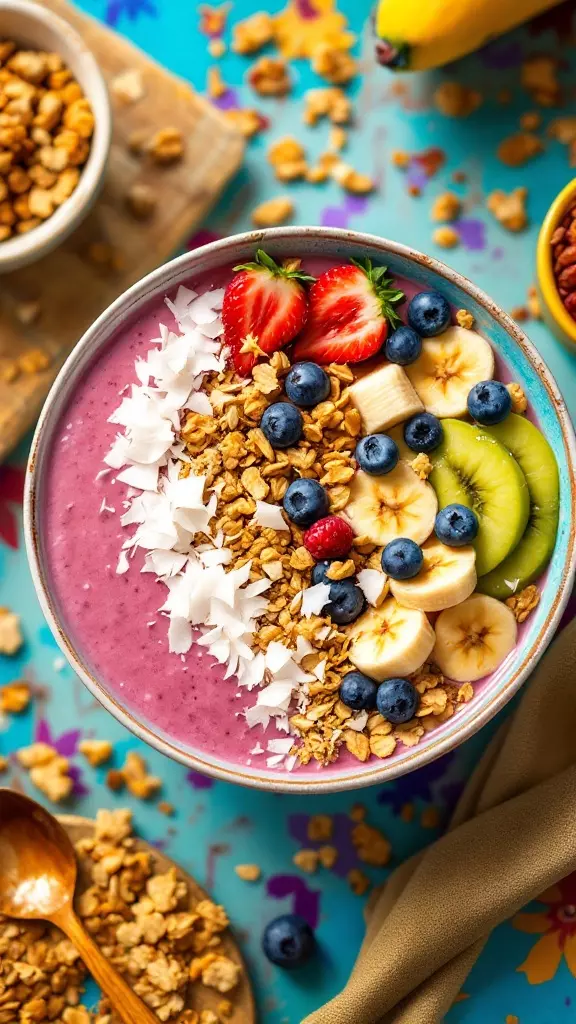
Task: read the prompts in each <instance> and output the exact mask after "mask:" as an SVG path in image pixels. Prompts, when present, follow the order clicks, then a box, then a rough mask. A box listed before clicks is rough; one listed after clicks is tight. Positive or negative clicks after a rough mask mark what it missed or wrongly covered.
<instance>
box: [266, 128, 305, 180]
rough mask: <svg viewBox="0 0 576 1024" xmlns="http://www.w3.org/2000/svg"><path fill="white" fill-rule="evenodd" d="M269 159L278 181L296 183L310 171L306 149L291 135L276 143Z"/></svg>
mask: <svg viewBox="0 0 576 1024" xmlns="http://www.w3.org/2000/svg"><path fill="white" fill-rule="evenodd" d="M267 157H268V162H269V163H270V164H271V165H272V167H273V168H274V174H275V176H276V178H277V179H278V181H296V180H297V179H298V178H302V177H304V175H305V174H306V171H307V169H308V167H307V164H306V157H305V152H304V147H303V146H302V144H301V143H300V142H299V141H298V140H297V139H295V138H293V136H290V135H287V136H286V137H285V138H283V139H278V140H277V142H274V143H273V144H272V145H271V146H270V148H269V149H268V153H267Z"/></svg>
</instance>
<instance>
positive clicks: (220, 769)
mask: <svg viewBox="0 0 576 1024" xmlns="http://www.w3.org/2000/svg"><path fill="white" fill-rule="evenodd" d="M259 247H262V248H264V249H265V250H266V251H267V252H269V253H270V255H271V256H273V257H274V258H276V259H280V258H281V257H302V258H309V259H315V258H321V259H322V258H329V259H332V260H338V261H342V262H344V261H346V262H347V261H348V260H349V259H350V258H351V257H354V258H357V259H358V258H362V257H365V256H368V257H370V258H371V259H372V260H374V262H376V263H385V264H386V265H387V266H388V267H389V269H390V271H391V273H392V274H393V275H395V276H403V277H408V278H409V279H411V280H412V281H414V282H415V283H416V284H418V285H419V286H420V287H422V288H436V289H438V290H439V291H441V292H442V293H443V294H444V295H445V296H446V298H447V299H448V300H449V301H450V302H451V303H452V305H454V306H455V307H456V308H457V309H462V308H464V309H468V310H470V312H471V313H472V314H473V315H474V317H475V320H476V325H477V328H478V330H479V331H480V332H481V333H482V334H483V335H484V336H485V337H486V338H487V339H488V340H489V341H490V343H491V344H492V346H493V348H494V350H495V352H496V353H497V354H498V356H500V357H501V358H502V359H503V360H504V361H505V363H506V365H507V367H508V369H509V371H510V373H511V375H512V379H513V380H516V381H518V382H519V383H520V384H521V386H522V387H523V388H524V391H525V392H526V393H527V394H528V395H529V396H530V403H531V407H532V409H533V411H534V412H535V414H536V416H537V418H538V420H539V423H540V426H541V429H542V430H543V431H544V433H545V434H546V437H547V438H548V439H549V441H550V444H551V445H552V447H553V448H554V451H555V453H556V458H557V461H558V469H559V473H560V493H561V498H560V509H561V516H560V524H559V529H558V535H557V541H556V548H555V551H554V554H553V556H552V560H551V562H550V565H549V567H548V570H547V572H546V574H545V576H544V578H543V579H542V580H541V600H540V604H539V605H538V607H537V608H536V609H535V610H534V612H533V613H532V615H531V616H530V617H529V619H528V620H527V622H526V623H525V624H524V625H523V626H522V628H521V633H520V637H519V643H518V644H517V646H516V647H515V649H514V650H513V651H512V652H511V653H510V655H509V656H508V657H507V658H506V659H505V661H504V662H503V663H502V665H500V666H499V668H498V669H497V671H496V672H494V673H492V675H491V676H489V677H487V678H486V679H485V680H484V681H482V682H481V683H479V684H477V686H476V688H475V689H476V693H475V696H474V699H473V700H471V701H470V702H469V703H468V704H464V705H462V706H461V709H460V710H459V711H458V713H457V714H455V715H454V716H453V717H452V718H450V719H449V720H448V721H446V722H444V723H443V724H442V725H440V726H439V727H438V728H437V729H434V730H433V731H431V732H428V733H426V735H425V736H423V737H422V739H421V741H420V743H419V744H418V745H417V746H415V747H405V746H403V745H402V744H399V745H398V748H397V750H396V751H395V753H394V754H393V756H392V757H389V758H387V759H386V760H382V761H379V760H378V759H377V758H372V759H371V760H370V761H368V762H366V763H364V764H362V763H360V762H358V761H355V760H354V759H352V758H351V757H350V755H347V756H344V757H342V758H341V759H340V760H339V761H337V762H336V763H335V764H333V765H329V766H328V767H327V768H323V769H319V768H318V766H317V765H316V763H315V762H314V763H312V764H310V765H308V766H306V767H302V768H299V769H298V770H296V771H294V772H292V773H290V772H288V771H285V770H284V769H282V770H275V769H272V768H270V769H268V768H267V767H266V766H265V765H261V764H260V763H259V762H260V761H261V760H263V759H262V758H255V759H254V760H253V761H252V763H251V765H250V764H248V765H247V764H241V763H237V762H235V761H233V760H232V761H231V760H227V759H226V758H225V755H220V754H211V753H207V752H206V751H204V750H201V749H199V748H198V747H196V746H195V743H194V735H193V730H192V734H191V735H190V738H189V740H188V739H187V740H180V739H176V738H174V737H172V736H169V735H167V734H166V733H161V731H160V729H159V727H158V726H157V725H155V724H154V722H151V721H148V720H145V718H144V716H143V714H141V713H139V712H137V711H135V710H134V709H133V708H130V707H128V706H126V705H125V704H123V703H122V700H121V698H120V696H119V695H118V691H116V692H113V691H112V690H111V688H110V687H109V686H108V685H107V681H106V679H103V678H102V677H101V676H99V675H98V674H96V673H95V672H94V671H93V670H92V669H91V668H90V666H89V665H88V664H87V662H86V660H84V658H83V656H82V654H81V653H80V651H79V650H78V648H77V647H76V646H75V640H74V638H73V637H71V636H69V635H67V632H66V626H65V618H66V616H65V609H64V608H62V607H59V602H58V598H57V595H56V593H55V592H54V590H53V588H51V585H50V578H49V573H47V571H46V570H47V559H46V545H45V540H44V534H43V522H45V519H44V509H45V499H46V490H45V481H46V476H47V473H46V470H47V466H48V465H49V462H50V446H51V443H52V438H53V436H54V432H55V431H56V430H57V427H58V423H59V419H60V416H61V415H62V414H63V412H64V410H65V409H66V408H67V403H68V402H69V400H70V397H71V395H72V394H73V393H74V390H75V388H76V386H77V385H78V383H79V382H80V381H81V380H82V378H83V377H84V375H85V374H86V373H87V371H88V369H89V367H90V365H91V364H92V363H93V362H94V360H96V359H97V358H98V357H99V355H101V354H102V353H104V352H105V349H106V346H107V344H108V342H109V340H110V339H111V338H112V337H113V336H114V334H115V332H116V331H118V330H119V329H120V328H122V326H123V325H125V324H126V322H127V321H132V320H135V319H136V318H137V317H138V316H139V315H140V314H141V312H142V311H143V309H145V308H146V306H147V305H148V303H150V302H151V301H153V300H158V299H159V298H162V297H163V296H164V295H165V294H166V293H168V294H170V295H173V294H174V292H175V291H176V289H177V288H178V286H179V285H180V284H183V283H185V282H188V281H189V280H190V278H193V277H194V276H195V275H197V274H204V273H209V272H210V271H212V270H213V271H215V272H217V271H218V269H220V268H221V267H223V266H226V267H230V266H231V265H234V264H237V263H245V262H246V261H247V260H248V259H250V258H252V257H253V254H254V251H255V250H256V249H257V248H259ZM98 503H99V502H98V501H97V500H96V499H95V506H94V507H95V510H97V506H98ZM575 508H576V442H575V438H574V431H573V428H572V424H571V422H570V418H569V416H568V412H567V410H566V406H565V404H564V401H563V399H562V396H561V394H560V392H559V390H558V388H557V386H556V384H555V382H554V380H553V378H552V376H551V374H550V371H549V370H548V368H547V367H546V365H545V364H544V362H543V361H542V358H541V357H540V355H539V353H538V352H537V351H536V349H535V348H534V347H533V345H531V343H530V342H529V341H528V338H527V337H526V335H525V334H524V333H523V332H522V330H521V329H520V327H518V326H517V324H515V323H514V322H513V321H512V320H511V319H510V317H509V316H508V315H507V314H506V313H505V312H504V311H503V310H502V309H500V308H499V307H498V306H497V305H496V303H495V302H493V301H492V300H491V299H490V298H488V296H487V295H485V294H484V292H482V291H480V289H479V288H477V287H476V286H475V285H473V284H472V283H471V282H470V281H468V280H467V279H466V278H464V277H463V276H462V275H461V274H458V273H457V272H456V271H455V270H451V269H450V268H449V267H446V266H445V265H444V264H442V263H439V262H438V261H437V260H434V259H432V258H431V257H430V256H425V255H424V254H423V253H420V252H417V251H416V250H414V249H410V248H408V247H407V246H405V245H400V244H398V243H396V242H390V241H387V240H386V239H383V238H376V237H375V236H374V235H363V234H358V233H356V232H354V231H342V230H339V229H331V228H317V227H308V228H306V227H289V228H276V229H273V230H269V231H254V232H251V233H250V234H245V235H235V236H232V237H231V238H225V239H223V240H222V241H219V242H212V243H211V244H210V245H206V246H203V247H202V248H200V249H195V250H194V251H192V252H187V253H185V255H183V256H180V257H179V258H178V259H175V260H173V261H172V262H171V263H166V264H164V266H162V267H159V268H158V269H157V270H154V271H153V272H152V273H151V274H148V276H147V277H145V278H144V279H143V280H142V281H140V282H139V283H138V284H135V285H134V286H133V287H132V288H130V289H129V290H128V291H127V292H125V293H124V294H123V295H121V296H120V298H118V299H116V301H115V302H114V303H112V305H111V306H110V307H109V308H108V309H107V310H106V311H105V312H104V313H102V315H101V316H100V317H99V318H98V320H96V322H95V323H94V325H93V326H92V327H91V328H90V329H89V330H88V331H87V332H86V334H85V335H84V337H83V338H82V339H81V340H80V341H79V342H78V344H77V345H76V347H75V349H74V350H73V352H72V354H71V355H70V356H69V357H68V360H67V362H66V363H65V364H64V366H63V368H62V370H61V371H60V374H59V376H58V378H57V379H56V381H55V383H54V385H53V387H52V390H51V392H50V394H49V396H48V398H47V400H46V403H45V405H44V408H43V410H42V415H41V417H40V421H39V424H38V427H37V430H36V435H35V437H34V441H33V443H32V448H31V451H30V461H29V464H28V476H27V480H26V488H25V496H24V523H25V536H26V546H27V551H28V558H29V561H30V566H31V570H32V576H33V579H34V584H35V586H36V591H37V594H38V597H39V599H40V603H41V605H42V610H43V612H44V614H45V616H46V619H47V621H48V624H49V625H50V628H51V629H52V632H53V633H54V636H55V638H56V640H57V642H58V643H59V645H60V647H61V649H62V651H63V653H64V654H65V655H66V657H67V658H68V661H69V662H70V664H71V665H72V667H73V669H74V670H75V672H76V673H77V675H78V676H79V677H80V679H82V681H83V682H84V683H85V684H86V686H87V687H88V688H89V690H91V692H92V693H93V694H94V696H95V697H97V698H98V700H99V701H101V703H102V704H103V705H104V707H105V708H106V709H107V710H108V711H110V712H111V713H112V714H113V715H114V716H115V717H116V718H117V719H118V720H119V721H120V722H122V724H123V725H126V726H127V727H128V728H129V729H132V730H133V731H134V732H135V733H136V734H137V735H138V736H139V737H140V738H141V739H143V740H145V741H146V742H147V743H150V744H151V745H152V746H153V747H156V748H157V749H158V750H160V751H162V752H163V753H164V754H167V755H168V756H169V757H173V758H175V759H176V760H178V761H181V762H182V763H184V764H185V765H187V766H188V767H189V768H193V769H196V770H197V771H200V772H204V773H205V774H207V775H213V776H215V777H216V778H219V779H224V780H226V781H229V782H236V783H240V784H243V785H247V786H254V787H256V788H261V789H269V790H277V791H284V792H292V793H293V792H300V793H318V792H328V791H336V790H344V789H356V788H358V787H360V786H367V785H371V784H374V783H377V782H378V783H380V782H385V781H388V780H389V779H392V778H395V777H396V776H398V775H403V774H405V773H406V772H410V771H413V770H414V769H416V768H421V767H422V766H423V765H425V764H427V763H429V762H430V761H432V760H433V759H434V758H436V757H438V756H440V754H444V753H446V752H447V751H449V750H452V749H453V748H454V747H456V746H457V745H458V744H459V743H461V742H462V741H463V740H465V739H468V738H469V737H470V736H472V735H473V734H474V733H475V732H476V731H477V730H478V729H479V728H480V727H481V726H482V725H485V723H486V722H488V721H489V720H490V719H491V718H492V717H493V716H494V715H495V714H496V712H497V711H499V710H500V709H501V708H502V707H503V706H504V705H505V704H506V703H507V701H509V700H510V698H511V697H512V696H513V695H514V694H515V693H516V691H517V690H518V688H519V687H520V686H521V684H522V683H523V682H524V680H525V679H526V677H527V676H528V675H529V673H530V672H531V671H532V670H533V668H534V666H535V665H536V663H537V661H538V659H539V658H540V656H541V655H542V654H543V652H544V651H545V649H546V646H547V645H548V643H549V642H550V640H551V639H552V637H553V635H554V631H555V629H556V628H557V626H558V623H559V621H560V617H561V614H562V611H563V609H564V606H565V604H566V601H567V599H568V596H569V594H570V591H571V588H572V583H573V579H574V569H575V566H576V519H575V516H574V509H575ZM95 517H96V520H97V515H96V512H95ZM86 528H87V532H88V535H89V533H90V530H97V528H98V526H97V521H96V522H92V523H87V527H86ZM126 642H129V640H128V637H127V641H126ZM240 706H241V705H240ZM274 735H275V733H274V732H273V731H270V737H268V734H266V738H271V737H273V736H274ZM261 738H262V734H261V733H260V732H258V733H256V735H255V740H256V739H261Z"/></svg>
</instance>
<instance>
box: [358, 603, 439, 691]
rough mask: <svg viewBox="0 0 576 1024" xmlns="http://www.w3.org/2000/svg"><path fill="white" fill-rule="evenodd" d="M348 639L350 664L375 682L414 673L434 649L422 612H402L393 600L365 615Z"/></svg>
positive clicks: (430, 633) (429, 630)
mask: <svg viewBox="0 0 576 1024" xmlns="http://www.w3.org/2000/svg"><path fill="white" fill-rule="evenodd" d="M349 635H350V636H352V644H351V646H350V650H349V652H348V653H349V658H350V661H351V662H352V664H353V665H356V668H358V669H360V671H361V672H365V673H366V675H367V676H370V678H371V679H377V680H378V682H381V681H382V680H383V679H389V678H390V677H392V676H407V675H410V673H411V672H416V670H417V669H419V668H420V667H421V666H422V665H423V664H424V662H425V661H427V659H428V658H429V657H430V652H431V650H432V648H433V646H434V630H433V629H432V626H431V625H430V623H429V622H428V619H427V618H426V616H425V614H424V612H421V611H415V610H414V609H413V608H403V607H402V606H401V605H399V604H398V602H397V601H396V600H395V599H394V598H393V597H387V598H386V600H385V601H384V604H383V605H381V606H380V608H373V609H371V610H370V611H367V612H364V614H363V615H361V616H360V618H359V619H357V620H356V622H355V623H354V625H353V626H351V627H350V629H349Z"/></svg>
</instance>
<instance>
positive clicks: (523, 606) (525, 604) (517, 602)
mask: <svg viewBox="0 0 576 1024" xmlns="http://www.w3.org/2000/svg"><path fill="white" fill-rule="evenodd" d="M539 602H540V591H539V590H538V587H537V586H536V584H534V583H532V584H531V585H530V586H529V587H524V590H521V591H520V592H519V593H518V594H513V596H512V597H508V598H507V599H506V604H507V605H508V607H509V608H510V609H511V611H512V612H513V614H514V618H515V619H516V622H524V621H525V620H526V619H527V618H528V616H529V615H530V612H531V611H533V610H534V608H536V607H537V605H538V604H539Z"/></svg>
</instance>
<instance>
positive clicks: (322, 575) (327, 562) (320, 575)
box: [312, 558, 336, 586]
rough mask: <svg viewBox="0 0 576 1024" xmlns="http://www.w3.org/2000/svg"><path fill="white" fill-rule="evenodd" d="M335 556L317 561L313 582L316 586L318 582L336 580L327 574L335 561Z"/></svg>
mask: <svg viewBox="0 0 576 1024" xmlns="http://www.w3.org/2000/svg"><path fill="white" fill-rule="evenodd" d="M335 561H336V559H335V558H323V559H322V561H320V562H316V565H315V566H314V568H313V569H312V583H313V584H314V586H316V584H317V583H333V582H334V580H329V579H328V577H327V576H326V573H327V572H328V569H329V568H330V566H331V565H332V562H335Z"/></svg>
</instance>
